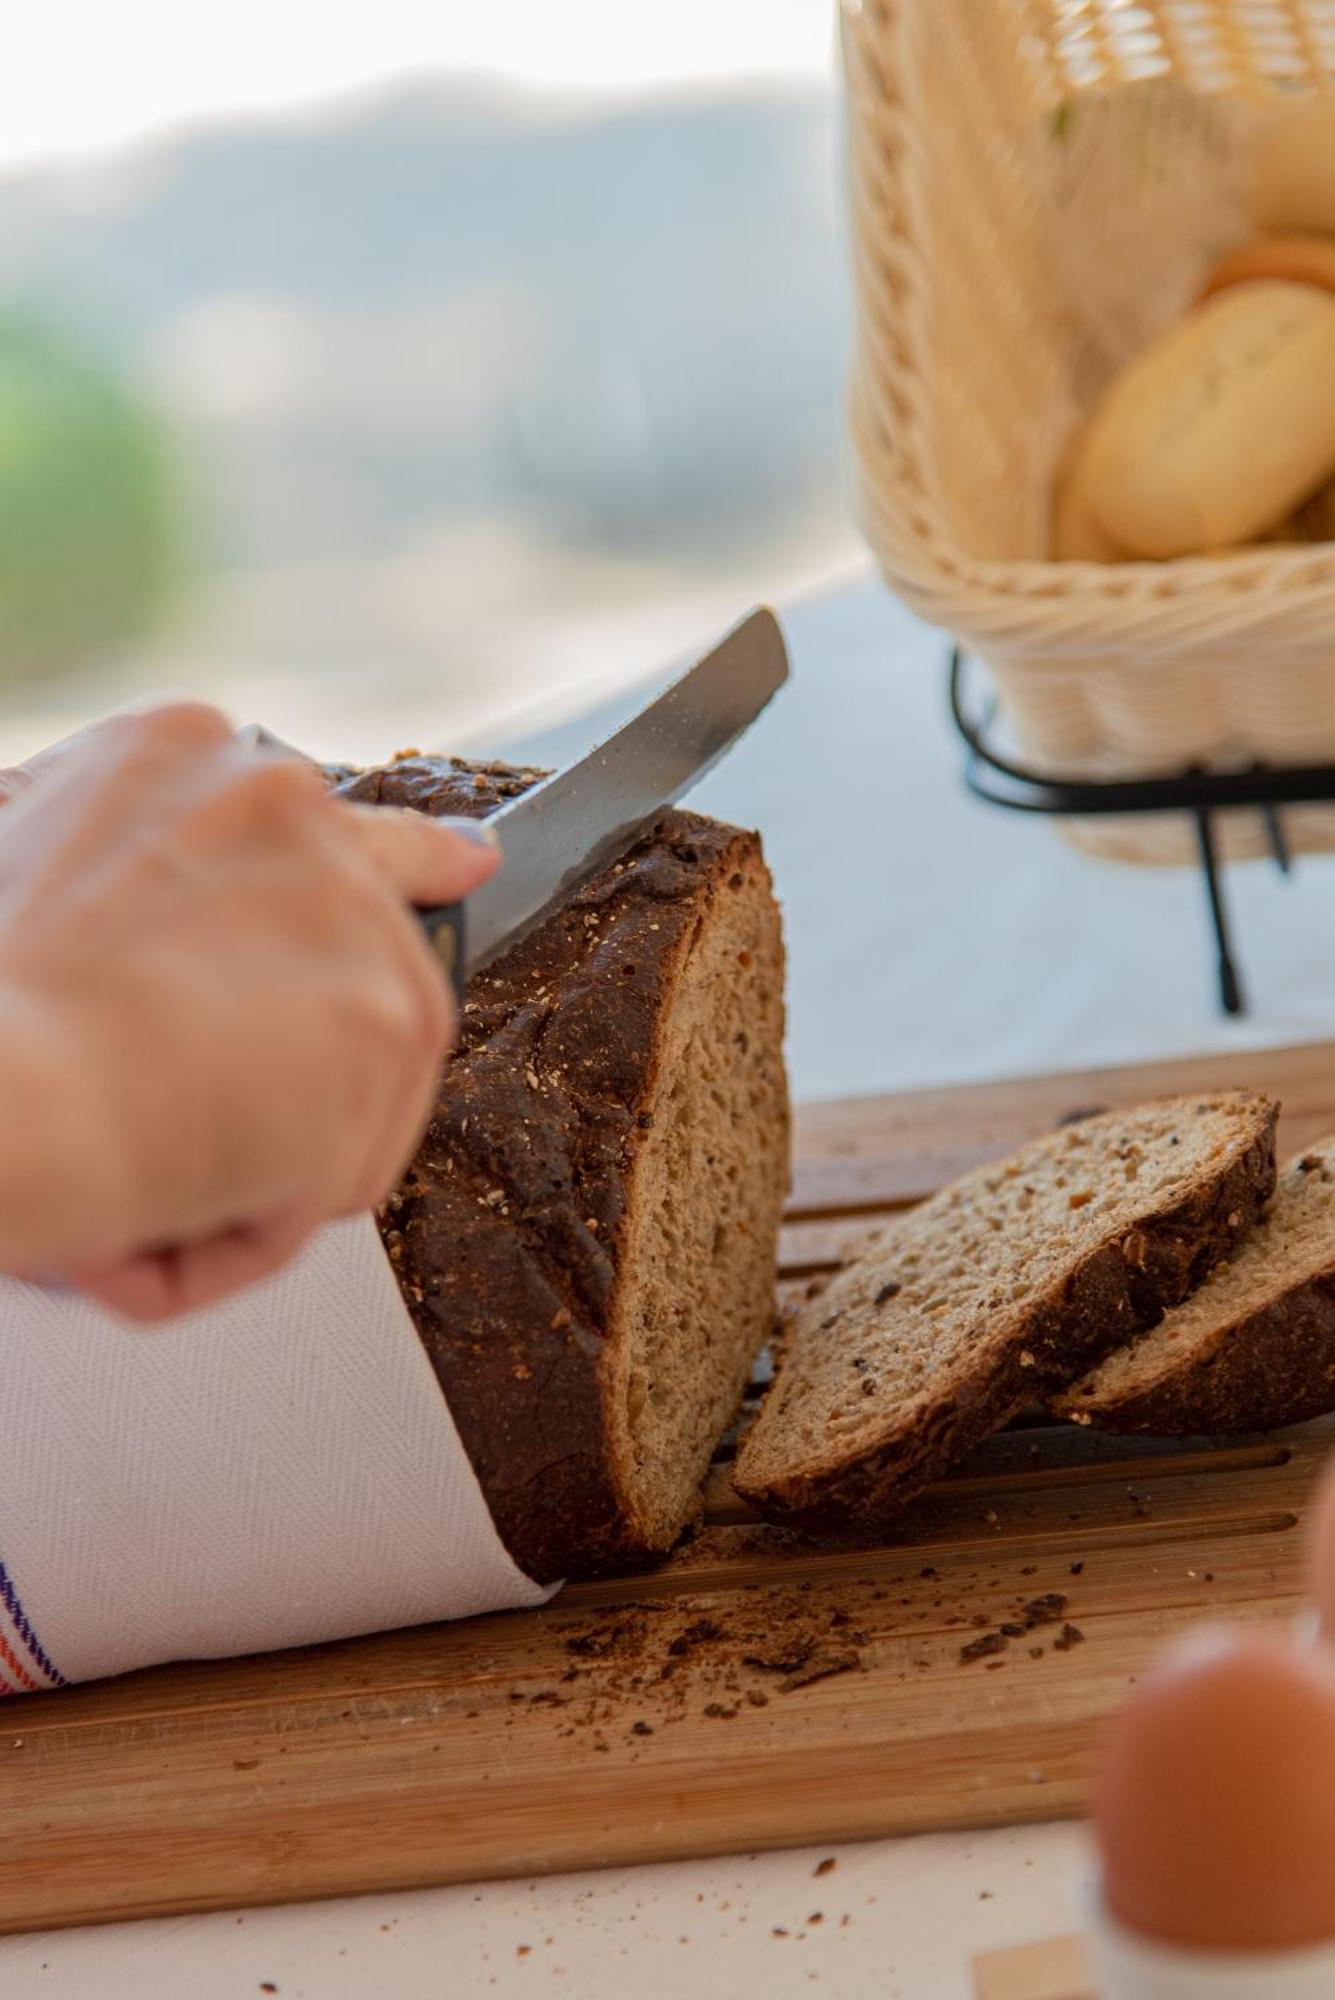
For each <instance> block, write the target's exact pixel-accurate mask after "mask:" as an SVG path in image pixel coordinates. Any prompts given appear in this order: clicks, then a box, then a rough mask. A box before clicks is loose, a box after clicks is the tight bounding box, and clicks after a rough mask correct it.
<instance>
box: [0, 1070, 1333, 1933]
mask: <svg viewBox="0 0 1335 2000" xmlns="http://www.w3.org/2000/svg"><path fill="white" fill-rule="evenodd" d="M1238 1082H1243V1083H1252V1084H1256V1085H1258V1086H1260V1087H1263V1088H1266V1089H1268V1090H1271V1091H1273V1092H1274V1093H1275V1094H1277V1095H1279V1096H1280V1097H1282V1099H1283V1100H1284V1104H1285V1119H1284V1127H1283V1132H1282V1142H1283V1144H1284V1145H1285V1147H1286V1148H1287V1149H1289V1150H1293V1149H1297V1148H1298V1147H1302V1146H1305V1145H1307V1144H1309V1143H1310V1142H1311V1141H1312V1140H1314V1139H1316V1138H1317V1137H1319V1136H1321V1135H1322V1134H1323V1133H1325V1132H1328V1131H1331V1130H1335V1047H1332V1046H1331V1045H1324V1044H1323V1045H1318V1046H1312V1047H1309V1048H1305V1049H1298V1050H1287V1051H1281V1052H1278V1053H1271V1054H1267V1055H1242V1056H1238V1057H1236V1058H1228V1059H1225V1058H1220V1059H1219V1060H1215V1061H1210V1062H1205V1063H1201V1062H1193V1063H1174V1064H1168V1065H1162V1066H1157V1067H1155V1068H1142V1069H1138V1070H1119V1071H1102V1072H1092V1073H1089V1074H1085V1075H1078V1076H1066V1077H1053V1078H1043V1079H1037V1080H1034V1081H1030V1082H1019V1083H1005V1084H991V1085H986V1086H983V1087H981V1088H976V1089H967V1090H954V1091H948V1092H935V1091H933V1092H923V1093H915V1094H913V1095H909V1096H900V1097H894V1098H882V1099H876V1100H871V1099H868V1100H859V1101H853V1102H849V1103H843V1104H833V1105H823V1106H818V1107H812V1108H809V1109H807V1110H805V1111H804V1112H803V1113H802V1114H801V1116H800V1117H799V1121H798V1167H797V1177H796V1187H795V1192H794V1200H793V1204H792V1212H791V1217H790V1221H789V1224H788V1226H787V1229H786V1231H785V1239H784V1248H783V1266H784V1276H783V1282H784V1284H785V1285H791V1284H792V1283H794V1282H795V1281H805V1279H806V1277H807V1276H809V1274H811V1273H812V1272H814V1271H818V1270H820V1269H822V1268H825V1267H826V1266H827V1265H828V1263H829V1261H830V1260H831V1259H832V1258H834V1257H836V1256H838V1255H839V1254H841V1253H842V1252H843V1250H844V1249H845V1248H846V1247H847V1243H848V1240H849V1237H850V1235H855V1234H857V1233H861V1232H865V1231H866V1230H868V1229H870V1228H872V1227H874V1226H875V1223H876V1221H877V1220H878V1218H880V1217H882V1216H884V1215H886V1214H887V1213H889V1212H891V1211H893V1210H894V1209H895V1208H896V1207H900V1206H902V1205H903V1204H905V1203H906V1202H909V1201H911V1200H913V1199H916V1198H917V1197H919V1196H921V1195H923V1194H925V1193H928V1192H930V1191H931V1190H932V1189H933V1188H934V1187H935V1186H937V1185H938V1184H939V1183H940V1182H941V1181H943V1180H945V1179H948V1178H951V1177H953V1176H954V1175H955V1174H957V1173H959V1172H962V1171H963V1170H964V1169H966V1168H967V1167H969V1166H972V1165H973V1164H975V1163H976V1162H977V1161H979V1160H982V1159H985V1158H987V1157H990V1156H995V1155H998V1154H1001V1153H1004V1152H1006V1151H1008V1150H1010V1149H1011V1148H1012V1147H1013V1146H1014V1145H1016V1144H1018V1143H1019V1142H1020V1141H1022V1140H1023V1139H1025V1138H1027V1137H1029V1136H1031V1135H1032V1134H1034V1133H1037V1132H1040V1131H1043V1130H1046V1129H1047V1128H1048V1127H1050V1126H1051V1125H1053V1124H1054V1123H1056V1122H1057V1121H1058V1120H1059V1119H1061V1118H1063V1117H1065V1116H1068V1115H1069V1114H1071V1113H1072V1112H1076V1111H1081V1110H1089V1109H1092V1108H1094V1107H1095V1106H1102V1105H1113V1104H1118V1103H1129V1102H1133V1101H1136V1100H1137V1099H1139V1098H1143V1097H1145V1096H1148V1095H1153V1094H1156V1093H1158V1092H1162V1091H1171V1090H1177V1089H1186V1090H1191V1089H1199V1088H1206V1087H1215V1086H1219V1085H1223V1084H1230V1083H1238ZM1331 1441H1335V1428H1333V1427H1332V1425H1331V1423H1330V1421H1329V1420H1323V1421H1322V1422H1321V1423H1319V1424H1317V1425H1311V1426H1307V1427H1305V1428H1304V1429H1303V1430H1301V1431H1298V1432H1294V1433H1290V1434H1285V1435H1283V1436H1279V1437H1271V1438H1264V1439H1255V1440H1243V1441H1238V1442H1233V1443H1230V1444H1227V1445H1222V1446H1220V1445H1214V1446H1212V1445H1210V1444H1207V1443H1193V1442H1190V1441H1186V1442H1178V1443H1173V1444H1160V1443H1157V1442H1154V1441H1146V1440H1117V1439H1108V1438H1101V1437H1099V1436H1097V1435H1091V1434H1089V1433H1087V1432H1085V1431H1079V1430H1074V1429H1064V1428H1058V1427H1055V1426H1051V1425H1047V1424H1043V1423H1036V1424H1035V1425H1034V1427H1033V1428H1029V1429H1026V1428H1025V1427H1024V1426H1020V1427H1017V1428H1015V1429H1012V1430H1010V1431H1008V1432H1006V1433H1005V1434H1003V1435H1002V1436H1000V1437H998V1438H995V1439H993V1440H992V1441H991V1442H990V1443H989V1444H988V1445H986V1446H985V1447H983V1449H982V1450H980V1451H979V1452H978V1453H976V1454H975V1455H974V1457H973V1458H972V1459H971V1460H970V1461H969V1462H968V1463H967V1464H966V1465H964V1466H962V1467H960V1468H959V1469H958V1470H957V1471H956V1472H955V1473H954V1474H953V1475H952V1476H951V1477H950V1478H949V1479H947V1480H945V1481H943V1482H942V1483H941V1484H940V1485H939V1486H937V1487H936V1488H934V1489H933V1490H932V1491H931V1492H930V1493H929V1494H927V1495H925V1496H924V1497H923V1498H922V1499H921V1500H919V1501H918V1502H916V1503H915V1504H914V1506H913V1507H912V1508H911V1509H910V1510H909V1511H908V1512H907V1513H906V1514H905V1516H904V1517H903V1518H902V1520H901V1522H900V1524H899V1527H898V1530H897V1532H896V1534H895V1536H894V1538H893V1540H889V1539H884V1538H883V1539H881V1540H880V1541H877V1542H872V1543H868V1544H866V1545H857V1544H850V1543H844V1544H840V1545H838V1546H816V1545H812V1544H809V1543H805V1542H802V1541H799V1540H797V1539H796V1538H794V1537H793V1536H791V1535H789V1534H785V1533H784V1532H782V1531H779V1530H774V1529H770V1528H766V1527H764V1526H762V1525H761V1524H760V1523H758V1522H756V1521H755V1520H753V1519H752V1518H751V1517H750V1516H749V1515H748V1513H747V1511H746V1509H745V1508H744V1507H743V1506H742V1504H741V1503H740V1502H739V1501H738V1500H737V1498H736V1496H735V1495H734V1494H733V1493H732V1491H731V1488H730V1486H729V1484H728V1478H727V1454H726V1450H725V1452H724V1454H722V1455H721V1459H720V1463H719V1464H718V1465H717V1466H716V1468H715V1472H714V1475H713V1478H712V1480H711V1485H710V1491H709V1496H708V1505H707V1508H706V1516H705V1522H704V1524H703V1526H702V1529H701V1532H700V1533H699V1534H698V1535H697V1536H696V1537H695V1539H694V1540H692V1541H691V1542H689V1543H688V1544H687V1545H686V1546H685V1547H684V1548H683V1549H681V1550H680V1551H679V1552H678V1554H677V1555H676V1556H675V1557H674V1558H673V1559H672V1561H671V1562H669V1563H668V1564H666V1565H665V1566H664V1567H662V1568H660V1569H658V1570H655V1571H653V1572H650V1573H646V1574H641V1575H638V1576H631V1577H625V1578H615V1579H605V1580H602V1581H599V1582H597V1583H590V1584H583V1585H580V1586H577V1587H573V1588H571V1589H569V1590H567V1591H566V1592H564V1593H563V1594H562V1595H561V1596H560V1597H559V1598H558V1599H557V1600H556V1602H555V1603H554V1604H553V1605H551V1606H550V1607H548V1608H547V1609H546V1610H544V1611H540V1612H524V1613H516V1614H510V1615H508V1616H504V1617H496V1618H484V1619H476V1620H472V1621H470V1622H468V1623H465V1624H459V1625H453V1626H450V1625H439V1626H429V1627H424V1628H421V1629H419V1630H416V1631H412V1632H403V1633H393V1634H386V1635H383V1636H380V1637H374V1638H369V1639H362V1640H356V1641H350V1642H348V1643H346V1644H341V1645H333V1646H324V1647H319V1648H314V1649H310V1650H307V1651H302V1652H293V1653H285V1654H278V1655H272V1656H267V1657H264V1658H258V1659H249V1660H239V1661H233V1662H226V1663H222V1664H216V1663H215V1664H199V1665H187V1666H177V1667H169V1668H161V1669H157V1670H154V1671H152V1672H149V1673H142V1674H135V1675H131V1676H127V1677H126V1678H124V1679H121V1680H118V1681H108V1682H102V1683H99V1684H97V1685H94V1686H89V1687H83V1688H72V1689H67V1690H62V1691H61V1692H59V1693H55V1694H46V1695H39V1696H29V1697H25V1698H23V1699H21V1700H18V1701H14V1702H12V1703H10V1704H7V1706H6V1709H5V1713H4V1728H3V1730H0V1812H2V1813H3V1833H4V1837H3V1839H0V1929H7V1930H20V1929H28V1928H37V1927H40V1926H46V1925H56V1924H71V1923H88V1922H95V1921H99V1920H105V1919H109V1918H115V1917H129V1916H140V1915H147V1914H150V1913H154V1914H156V1913H163V1912H179V1911H186V1910H199V1909H210V1908H218V1907H225V1906H227V1905H231V1904H239V1903H255V1902H268V1901H282V1900H286V1899H289V1898H297V1897H311V1896H322V1895H337V1894H345V1893H349V1892H353V1891H358V1890H373V1889H389V1888H406V1887H411V1886H415V1885H421V1884H426V1883H435V1882H451V1881H460V1880H468V1879H477V1878H482V1877H486V1876H497V1875H524V1874H528V1873H530V1872H541V1871H547V1870H558V1869H572V1868H584V1867H592V1866H602V1865H609V1864H615V1863H625V1862H639V1861H650V1860H660V1859H665V1858H672V1857H682V1856H688V1855H702V1854H709V1853H726V1852H733V1851H738V1850H748V1849H755V1848H759V1847H769V1846H785V1845H796V1844H807V1843H813V1842H823V1841H836V1840H841V1839H849V1838H856V1837H859V1836H870V1835H877V1834H888V1833H902V1832H911V1831H918V1830H925V1829H932V1828H937V1829H939V1828H946V1827H960V1826H971V1825H996V1824H1000V1823H1007V1822H1018V1821H1023V1820H1036V1819H1044V1818H1051V1817H1055V1816H1060V1815H1065V1814H1070V1813H1074V1812H1078V1811H1079V1810H1080V1808H1081V1806H1082V1804H1083V1801H1084V1797H1085V1788H1086V1784H1087V1780H1088V1775H1089V1770H1090V1764H1091V1756H1092V1753H1093V1750H1094V1747H1095V1744H1096V1742H1097V1739H1098V1735H1099V1730H1100V1726H1101V1724H1102V1722H1103V1720H1104V1718H1105V1717H1106V1716H1107V1715H1108V1713H1109V1712H1110V1711H1111V1710H1112V1709H1113V1708H1114V1707H1115V1706H1116V1705H1117V1703H1118V1702H1119V1701H1120V1699H1121V1697H1122V1695H1123V1693H1124V1691H1125V1689H1126V1687H1127V1685H1128V1683H1129V1682H1130V1680H1131V1679H1133V1678H1134V1676H1135V1675H1136V1674H1137V1673H1139V1671H1140V1670H1141V1669H1142V1667H1143V1666H1144V1664H1145V1661H1146V1659H1147V1657H1148V1656H1149V1655H1150V1653H1151V1652H1152V1651H1153V1650H1154V1649H1155V1648H1156V1647H1157V1646H1159V1645H1160V1644H1161V1643H1162V1642H1163V1641H1164V1640H1165V1639H1166V1638H1168V1637H1170V1636H1171V1635H1172V1634H1174V1633H1176V1632H1178V1631H1180V1630H1181V1629H1182V1628H1183V1627H1184V1626H1186V1625H1187V1624H1189V1623H1190V1622H1192V1621H1193V1620H1197V1619H1201V1618H1211V1617H1229V1618H1235V1619H1241V1620H1244V1621H1246V1622H1257V1623H1268V1622H1272V1621H1274V1620H1277V1619H1283V1618H1286V1617H1288V1616H1290V1615H1291V1614H1292V1612H1293V1611H1294V1610H1295V1608H1296V1607H1297V1604H1298V1602H1299V1597H1300V1591H1301V1570H1302V1531H1301V1520H1302V1514H1303V1510H1304V1507H1305V1505H1306V1502H1307V1499H1308V1495H1309V1493H1310V1490H1311V1486H1312V1482H1313V1477H1314V1474H1315V1472H1316V1469H1317V1466H1318V1465H1319V1463H1320V1461H1321V1458H1322V1456H1323V1454H1324V1451H1325V1450H1326V1448H1327V1446H1328V1443H1330V1442H1331ZM980 1640H981V1641H983V1642H984V1644H983V1645H982V1646H981V1647H979V1646H978V1645H977V1642H978V1641H980ZM965 1649H972V1650H973V1651H974V1652H975V1653H976V1655H977V1656H976V1657H968V1656H967V1654H965ZM962 1655H965V1657H963V1658H962Z"/></svg>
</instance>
